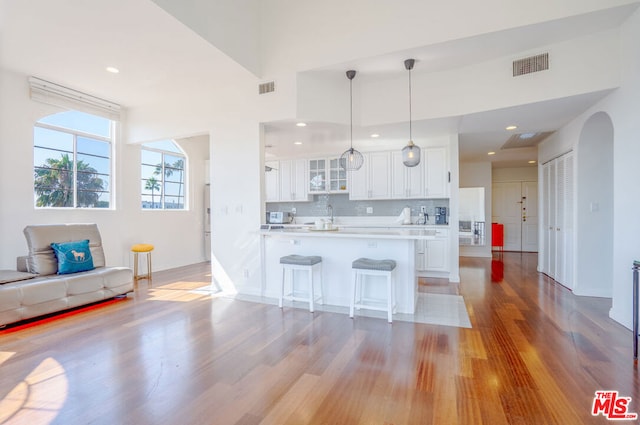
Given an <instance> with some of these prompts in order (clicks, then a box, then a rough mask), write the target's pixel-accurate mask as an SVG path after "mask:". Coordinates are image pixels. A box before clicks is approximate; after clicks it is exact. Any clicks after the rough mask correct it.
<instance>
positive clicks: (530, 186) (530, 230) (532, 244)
mask: <svg viewBox="0 0 640 425" xmlns="http://www.w3.org/2000/svg"><path fill="white" fill-rule="evenodd" d="M522 251H528V252H537V251H538V183H537V182H522Z"/></svg>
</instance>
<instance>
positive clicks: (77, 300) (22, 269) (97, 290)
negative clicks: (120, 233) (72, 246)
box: [0, 223, 133, 327]
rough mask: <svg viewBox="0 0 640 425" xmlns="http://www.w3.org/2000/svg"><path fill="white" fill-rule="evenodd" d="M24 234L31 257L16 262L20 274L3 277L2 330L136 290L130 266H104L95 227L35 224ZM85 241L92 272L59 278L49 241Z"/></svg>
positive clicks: (0, 299) (0, 291) (0, 295)
mask: <svg viewBox="0 0 640 425" xmlns="http://www.w3.org/2000/svg"><path fill="white" fill-rule="evenodd" d="M24 235H25V237H26V239H27V246H28V255H27V256H26V257H22V258H20V259H18V272H6V273H5V274H4V279H3V278H2V277H3V275H2V273H0V327H3V326H6V325H8V324H11V323H15V322H19V321H21V320H25V319H29V318H33V317H38V316H42V315H45V314H49V313H54V312H58V311H63V310H67V309H70V308H73V307H78V306H81V305H85V304H90V303H93V302H96V301H102V300H107V299H110V298H113V297H116V296H119V295H124V294H127V293H129V292H133V272H132V270H131V269H130V268H127V267H107V266H106V264H105V257H104V251H103V249H102V238H101V236H100V232H99V231H98V226H97V225H96V224H93V223H91V224H52V225H32V226H27V227H25V229H24ZM87 239H88V240H89V250H90V252H91V256H92V257H93V267H94V268H93V269H92V270H88V271H81V272H77V273H70V274H58V261H57V258H56V255H55V254H54V250H53V249H52V247H51V243H62V242H72V241H80V240H87ZM1 282H5V283H1Z"/></svg>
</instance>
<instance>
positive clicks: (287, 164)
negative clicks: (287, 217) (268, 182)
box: [279, 159, 309, 201]
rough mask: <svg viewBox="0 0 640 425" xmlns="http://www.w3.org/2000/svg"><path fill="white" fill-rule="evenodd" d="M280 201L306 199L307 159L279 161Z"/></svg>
mask: <svg viewBox="0 0 640 425" xmlns="http://www.w3.org/2000/svg"><path fill="white" fill-rule="evenodd" d="M279 171H280V173H279V174H280V201H308V200H309V197H308V195H307V181H308V180H307V179H308V175H307V160H306V159H291V160H282V161H280V169H279Z"/></svg>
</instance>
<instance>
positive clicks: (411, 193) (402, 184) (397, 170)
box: [391, 150, 427, 199]
mask: <svg viewBox="0 0 640 425" xmlns="http://www.w3.org/2000/svg"><path fill="white" fill-rule="evenodd" d="M423 152H424V150H423ZM426 196H427V191H426V190H425V178H424V161H423V160H420V163H419V164H418V165H416V166H415V167H407V166H406V165H404V164H403V163H402V151H393V152H391V198H394V199H410V198H425V197H426Z"/></svg>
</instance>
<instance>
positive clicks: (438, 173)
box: [420, 148, 449, 198]
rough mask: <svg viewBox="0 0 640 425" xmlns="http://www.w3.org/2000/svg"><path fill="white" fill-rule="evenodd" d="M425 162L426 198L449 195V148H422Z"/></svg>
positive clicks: (446, 196) (423, 161)
mask: <svg viewBox="0 0 640 425" xmlns="http://www.w3.org/2000/svg"><path fill="white" fill-rule="evenodd" d="M422 154H423V157H422V159H421V161H420V163H424V167H425V170H424V184H425V189H426V198H448V197H449V161H448V158H447V148H427V149H423V150H422Z"/></svg>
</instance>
